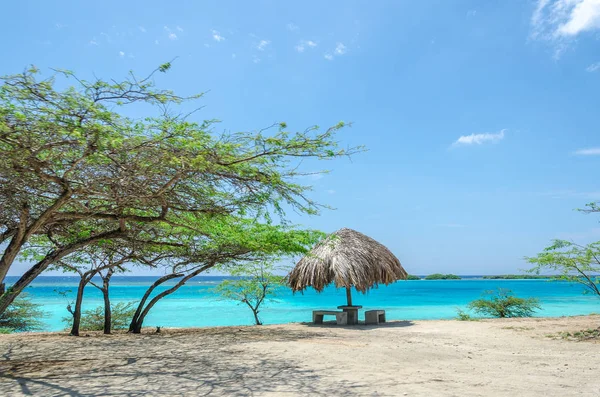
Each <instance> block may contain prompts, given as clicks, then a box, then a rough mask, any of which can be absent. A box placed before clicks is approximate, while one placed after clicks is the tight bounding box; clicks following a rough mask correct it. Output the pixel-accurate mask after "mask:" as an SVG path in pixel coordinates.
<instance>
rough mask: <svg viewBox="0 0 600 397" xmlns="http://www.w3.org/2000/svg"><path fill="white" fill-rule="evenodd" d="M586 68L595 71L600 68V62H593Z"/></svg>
mask: <svg viewBox="0 0 600 397" xmlns="http://www.w3.org/2000/svg"><path fill="white" fill-rule="evenodd" d="M585 70H586V71H588V72H595V71H597V70H600V62H596V63H592V64H591V65H590V66H588V67H587V68H585Z"/></svg>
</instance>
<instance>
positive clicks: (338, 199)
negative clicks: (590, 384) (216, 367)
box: [0, 0, 600, 274]
mask: <svg viewBox="0 0 600 397" xmlns="http://www.w3.org/2000/svg"><path fill="white" fill-rule="evenodd" d="M3 13H4V15H8V16H10V17H9V18H4V19H3V24H2V26H1V27H0V33H1V35H0V37H1V39H0V40H1V42H2V49H3V55H2V62H0V74H10V73H16V72H20V71H22V70H23V69H24V68H25V67H26V66H27V65H29V64H35V65H36V66H38V67H40V68H42V70H44V71H45V73H46V74H50V70H49V69H48V68H50V67H55V68H66V69H71V70H73V71H75V72H77V73H78V75H80V76H82V77H84V78H85V77H91V76H92V75H93V74H95V75H97V76H99V77H103V78H116V79H118V78H121V77H123V76H125V74H126V73H127V72H128V71H129V70H134V71H136V72H138V73H140V74H143V73H147V72H149V71H150V70H152V69H153V68H155V67H156V66H157V65H159V64H161V63H163V62H165V61H168V60H170V59H172V58H174V57H176V56H178V57H179V58H178V59H177V61H176V62H175V64H174V67H173V69H172V70H171V71H170V72H169V73H168V74H166V75H161V76H160V78H159V79H158V80H157V83H158V85H159V86H160V87H162V88H170V89H173V90H175V91H177V92H178V93H181V94H192V93H198V92H205V91H208V93H207V94H206V96H205V97H204V98H203V99H202V100H201V103H200V104H201V105H203V106H205V107H204V108H203V110H202V111H201V112H200V113H199V114H198V117H201V118H206V119H212V118H216V119H219V120H222V122H221V124H220V125H219V126H218V129H223V130H231V131H239V130H255V129H259V128H262V127H265V126H268V125H270V124H272V123H273V122H276V121H286V122H287V123H288V125H289V126H290V127H291V128H295V129H304V128H306V127H308V126H310V125H313V124H317V125H320V126H323V127H326V126H329V125H333V124H335V123H337V122H338V121H340V120H344V121H348V122H353V126H352V127H351V128H349V129H346V130H344V131H343V133H342V135H341V139H342V140H343V143H344V144H348V145H356V144H364V145H366V146H367V147H368V149H369V151H368V152H366V153H363V154H360V155H357V156H355V157H354V158H353V159H352V160H351V161H349V160H345V159H343V160H339V161H335V162H333V163H328V164H326V166H327V168H330V169H331V170H332V172H331V173H330V174H328V175H326V176H324V177H322V178H312V179H310V180H307V181H306V182H307V183H310V184H313V185H314V192H313V197H314V198H315V199H317V200H319V201H321V202H324V203H327V204H330V205H332V206H333V207H335V208H336V210H334V211H325V212H324V213H323V214H322V215H321V216H320V217H312V218H310V217H297V216H296V215H294V214H291V218H292V220H293V221H296V222H298V223H301V224H303V225H305V226H308V227H315V228H320V229H322V230H325V231H334V230H336V229H338V228H341V227H350V228H354V229H357V230H359V231H361V232H363V233H365V234H367V235H370V236H372V237H373V238H375V239H377V240H379V241H381V242H383V243H384V244H386V245H387V246H388V247H389V248H390V249H392V251H393V252H394V253H395V254H396V255H397V256H398V257H399V258H400V260H401V262H402V263H403V264H404V266H405V268H406V269H407V270H408V271H409V272H410V273H414V274H427V273H432V272H453V273H459V274H497V273H511V272H516V271H518V270H519V269H522V268H526V267H527V265H526V263H525V262H524V261H523V257H524V256H526V255H534V254H535V253H536V252H538V251H540V250H541V249H542V248H543V247H544V246H546V245H547V244H548V242H549V240H551V239H553V238H567V239H573V240H575V241H577V242H588V241H592V240H600V225H598V217H597V216H594V215H584V214H581V213H579V212H577V211H574V209H575V208H578V207H582V206H583V205H584V204H585V203H587V202H590V201H593V200H600V186H598V180H597V170H598V166H599V165H600V134H599V131H598V116H597V115H598V106H599V104H600V100H599V99H600V98H599V95H600V94H599V93H600V52H599V51H598V49H599V48H600V47H599V45H600V40H599V39H600V2H599V1H598V0H539V1H488V2H484V1H458V0H457V1H446V0H440V1H410V2H408V1H377V2H371V1H369V2H368V1H327V2H323V1H303V2H295V3H292V2H287V1H286V2H284V1H244V2H242V1H219V2H200V1H179V2H164V1H161V2H158V1H144V2H134V1H127V2H126V1H120V2H115V1H103V2H75V1H69V2H67V1H53V2H48V1H22V2H16V1H13V2H8V3H7V4H5V5H4V6H3ZM17 270H18V269H15V270H13V272H12V274H18V271H17Z"/></svg>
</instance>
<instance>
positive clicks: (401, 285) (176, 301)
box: [7, 276, 600, 331]
mask: <svg viewBox="0 0 600 397" xmlns="http://www.w3.org/2000/svg"><path fill="white" fill-rule="evenodd" d="M155 279H156V278H155V277H113V279H112V280H111V299H112V302H113V303H117V302H122V301H126V302H127V301H138V300H139V299H140V298H141V297H142V295H143V294H144V292H145V290H146V288H147V287H148V286H149V285H150V284H152V282H153V281H154V280H155ZM223 279H224V277H197V278H195V279H192V280H191V281H190V282H188V284H187V285H185V286H183V287H181V288H180V289H179V290H178V291H177V292H175V293H174V294H172V295H170V296H168V297H166V298H164V299H163V300H162V301H159V303H158V304H157V305H156V306H155V307H154V308H153V309H152V310H151V311H150V314H149V315H148V317H147V318H146V321H145V322H144V325H145V326H162V327H203V326H217V325H244V324H252V314H251V312H250V310H249V309H248V308H247V307H246V306H245V305H238V304H236V303H235V302H230V301H223V300H221V299H219V298H218V297H217V296H216V295H215V294H214V293H213V292H212V291H211V289H212V288H213V287H214V286H215V285H217V284H218V283H219V282H220V281H222V280H223ZM14 281H16V277H8V279H7V283H8V284H11V283H12V282H14ZM77 282H78V278H77V277H38V279H36V280H35V281H34V282H33V284H32V285H31V286H30V287H29V288H27V293H28V294H29V296H30V297H31V298H32V300H33V301H34V302H36V303H40V304H42V305H43V310H45V311H46V312H48V314H49V317H48V318H46V319H45V323H46V329H45V330H47V331H57V330H62V329H64V328H65V325H64V324H63V323H62V322H61V318H63V317H65V316H67V315H68V312H67V310H66V305H67V300H66V299H65V298H64V297H62V296H60V295H59V294H58V293H57V291H65V290H71V291H72V292H71V293H70V294H69V295H70V296H71V297H72V298H73V297H74V295H75V292H76V289H77ZM169 285H173V283H171V284H167V285H166V286H163V287H161V288H158V289H157V291H156V292H155V293H159V292H160V291H163V290H164V289H166V288H168V286H169ZM496 288H506V289H510V290H512V291H513V292H514V293H515V294H516V295H517V296H520V297H536V298H539V299H540V301H541V304H542V310H541V311H539V312H538V313H537V316H552V317H555V316H571V315H578V314H590V313H598V312H600V299H599V298H598V297H595V296H592V295H584V294H583V293H582V291H583V287H582V286H581V285H578V284H571V283H567V282H562V281H549V280H484V279H481V277H477V276H466V277H465V278H463V279H462V280H439V281H426V280H415V281H398V282H396V283H394V284H391V285H389V286H379V288H376V289H372V290H371V291H369V292H368V293H367V294H365V295H363V294H360V293H357V292H356V291H354V292H353V303H354V304H355V305H362V306H363V310H369V309H385V310H387V317H388V319H390V320H418V319H449V318H453V317H456V309H457V308H464V307H465V306H466V305H467V303H469V302H470V301H472V300H474V299H477V298H479V297H480V296H481V294H482V292H484V291H485V290H491V289H496ZM275 299H276V300H275V301H271V302H268V303H267V304H266V306H265V307H264V309H263V310H262V312H261V317H262V319H263V321H264V322H265V324H280V323H289V322H302V321H310V320H311V311H312V310H314V309H330V310H334V309H335V308H336V306H338V305H342V304H345V299H346V297H345V290H343V289H336V288H334V287H329V288H327V289H326V290H325V291H324V292H322V293H320V294H317V293H316V292H315V291H314V290H308V291H305V292H304V293H303V294H301V293H296V294H292V293H291V291H290V290H288V289H282V290H281V291H280V292H279V295H278V296H277V297H276V298H275ZM100 305H102V296H101V293H100V291H98V290H97V289H96V288H94V287H93V286H89V287H88V288H86V290H85V297H84V305H83V309H84V310H86V309H90V308H94V307H96V306H100ZM360 318H361V319H362V318H363V315H362V311H361V314H360Z"/></svg>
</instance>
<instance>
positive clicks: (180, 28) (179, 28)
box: [175, 25, 183, 32]
mask: <svg viewBox="0 0 600 397" xmlns="http://www.w3.org/2000/svg"><path fill="white" fill-rule="evenodd" d="M175 29H177V31H179V32H183V28H182V27H181V26H179V25H177V27H176V28H175Z"/></svg>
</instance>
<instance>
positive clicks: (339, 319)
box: [313, 310, 348, 325]
mask: <svg viewBox="0 0 600 397" xmlns="http://www.w3.org/2000/svg"><path fill="white" fill-rule="evenodd" d="M323 316H335V322H336V324H338V325H347V324H348V313H345V312H338V311H335V310H313V323H314V324H323Z"/></svg>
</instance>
